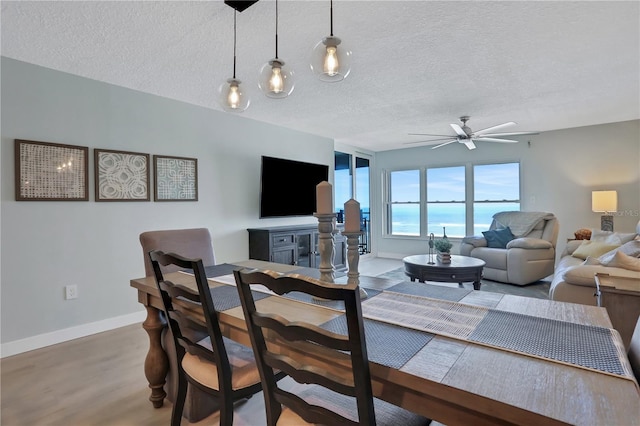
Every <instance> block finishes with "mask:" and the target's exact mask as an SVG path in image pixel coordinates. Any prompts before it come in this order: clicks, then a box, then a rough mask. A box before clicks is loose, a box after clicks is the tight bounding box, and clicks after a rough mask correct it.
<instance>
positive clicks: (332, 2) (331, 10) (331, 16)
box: [329, 0, 333, 37]
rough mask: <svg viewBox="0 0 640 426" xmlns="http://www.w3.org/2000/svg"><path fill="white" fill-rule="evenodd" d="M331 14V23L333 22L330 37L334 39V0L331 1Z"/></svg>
mask: <svg viewBox="0 0 640 426" xmlns="http://www.w3.org/2000/svg"><path fill="white" fill-rule="evenodd" d="M330 13H331V18H330V22H331V34H329V35H330V36H331V37H333V0H331V8H330Z"/></svg>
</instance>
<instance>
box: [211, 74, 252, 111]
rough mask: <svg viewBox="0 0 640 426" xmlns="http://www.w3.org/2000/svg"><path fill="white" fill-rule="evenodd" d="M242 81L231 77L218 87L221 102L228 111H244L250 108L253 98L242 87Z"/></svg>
mask: <svg viewBox="0 0 640 426" xmlns="http://www.w3.org/2000/svg"><path fill="white" fill-rule="evenodd" d="M241 83H242V82H241V81H240V80H238V79H235V78H230V79H228V80H227V81H226V82H224V83H222V84H221V85H220V87H219V88H218V96H219V102H220V105H221V106H222V109H223V110H225V111H227V112H242V111H244V110H246V109H247V108H249V104H250V103H251V99H250V98H249V95H248V94H247V93H245V92H244V90H243V89H242V85H241Z"/></svg>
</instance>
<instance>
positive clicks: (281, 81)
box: [258, 0, 295, 99]
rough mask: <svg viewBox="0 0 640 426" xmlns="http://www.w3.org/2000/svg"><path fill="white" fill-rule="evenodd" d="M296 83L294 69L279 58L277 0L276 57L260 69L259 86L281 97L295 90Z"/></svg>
mask: <svg viewBox="0 0 640 426" xmlns="http://www.w3.org/2000/svg"><path fill="white" fill-rule="evenodd" d="M294 85H295V83H294V81H293V71H290V70H289V68H288V67H285V62H284V61H283V60H282V59H280V58H278V0H276V57H275V58H273V59H271V60H270V61H269V62H267V63H266V64H264V65H263V66H262V68H261V69H260V77H259V80H258V87H259V88H260V90H262V93H264V94H265V95H266V96H268V97H270V98H275V99H281V98H286V97H287V96H289V95H290V94H291V92H293V87H294Z"/></svg>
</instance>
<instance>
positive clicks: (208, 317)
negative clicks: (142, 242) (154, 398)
mask: <svg viewBox="0 0 640 426" xmlns="http://www.w3.org/2000/svg"><path fill="white" fill-rule="evenodd" d="M149 259H150V261H151V265H152V267H153V271H154V275H155V278H156V283H157V285H158V290H159V291H160V295H161V298H162V304H163V309H164V314H165V316H166V319H167V322H168V326H169V329H170V334H171V335H172V336H173V342H174V344H175V348H176V354H177V369H178V374H177V382H178V386H177V392H176V396H175V399H174V404H173V411H172V412H171V425H172V426H177V425H180V422H181V420H182V414H183V409H184V403H185V398H186V395H187V387H188V386H193V387H196V388H198V389H200V390H202V391H204V392H206V393H208V394H211V395H213V396H214V397H216V398H217V400H218V403H219V406H220V424H221V425H231V424H232V423H233V403H234V402H236V401H238V400H241V399H246V398H248V397H250V396H251V395H253V394H255V393H257V392H259V391H260V390H261V389H262V386H261V382H260V374H259V372H258V368H257V365H256V362H255V358H254V356H253V351H252V350H251V348H250V347H247V346H244V345H241V344H239V343H236V342H234V341H232V340H230V339H227V338H226V337H223V335H222V331H221V329H220V324H219V323H218V319H217V312H216V309H215V307H214V304H213V299H212V296H211V291H210V289H209V284H208V282H207V277H206V273H205V269H204V266H203V264H202V259H189V258H185V257H182V256H180V255H177V254H174V253H169V254H165V253H164V252H162V251H160V250H153V251H151V252H150V253H149ZM162 266H175V267H177V268H180V269H182V270H184V269H190V270H191V271H192V272H193V274H194V276H195V281H196V285H197V289H193V288H189V287H186V286H184V285H178V284H174V283H172V282H171V281H169V280H166V279H165V278H164V276H163V273H162V270H161V267H162ZM184 310H189V311H190V312H194V311H195V312H197V313H198V314H200V313H201V315H202V318H203V319H202V320H201V321H196V320H192V319H189V317H188V316H186V315H183V313H182V312H183V311H184ZM186 328H188V329H191V330H199V331H200V332H201V333H204V334H206V335H207V337H206V338H204V339H202V340H200V341H194V340H192V339H190V338H189V337H187V336H186V333H185V332H184V330H185V329H186Z"/></svg>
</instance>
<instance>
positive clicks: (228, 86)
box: [218, 9, 251, 112]
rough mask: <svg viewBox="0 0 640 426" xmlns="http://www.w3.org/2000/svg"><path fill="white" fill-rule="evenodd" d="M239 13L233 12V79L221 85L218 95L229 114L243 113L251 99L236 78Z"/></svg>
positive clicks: (223, 107)
mask: <svg viewBox="0 0 640 426" xmlns="http://www.w3.org/2000/svg"><path fill="white" fill-rule="evenodd" d="M237 14H238V11H237V10H235V9H234V11H233V77H232V78H230V79H228V80H227V81H226V82H224V83H222V84H221V85H220V88H219V89H218V93H219V94H220V105H221V106H222V109H223V110H225V111H227V112H242V111H245V110H246V109H247V108H249V104H250V103H251V99H249V95H247V94H246V93H245V92H244V90H243V89H242V87H241V86H240V84H241V83H242V82H241V81H240V80H238V79H237V78H236V15H237Z"/></svg>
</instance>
